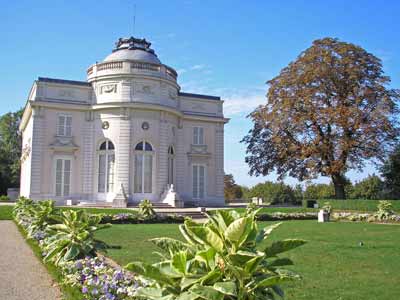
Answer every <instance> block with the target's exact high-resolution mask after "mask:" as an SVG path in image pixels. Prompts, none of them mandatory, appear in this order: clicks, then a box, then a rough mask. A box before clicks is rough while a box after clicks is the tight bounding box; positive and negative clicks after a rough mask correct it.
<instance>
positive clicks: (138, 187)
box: [134, 154, 143, 193]
mask: <svg viewBox="0 0 400 300" xmlns="http://www.w3.org/2000/svg"><path fill="white" fill-rule="evenodd" d="M142 175H143V155H142V154H136V155H135V184H134V190H135V193H142V190H143V189H142V183H143V176H142Z"/></svg>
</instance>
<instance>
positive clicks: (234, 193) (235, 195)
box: [224, 174, 243, 201]
mask: <svg viewBox="0 0 400 300" xmlns="http://www.w3.org/2000/svg"><path fill="white" fill-rule="evenodd" d="M224 196H225V200H228V201H229V200H235V199H241V198H242V197H243V191H242V188H241V186H240V185H238V184H236V182H235V179H234V178H233V175H232V174H225V176H224Z"/></svg>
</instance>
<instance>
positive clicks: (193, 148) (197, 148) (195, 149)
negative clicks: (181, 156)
mask: <svg viewBox="0 0 400 300" xmlns="http://www.w3.org/2000/svg"><path fill="white" fill-rule="evenodd" d="M190 153H193V154H197V153H199V154H205V153H207V145H193V144H192V145H190Z"/></svg>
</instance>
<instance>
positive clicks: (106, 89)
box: [100, 84, 117, 94]
mask: <svg viewBox="0 0 400 300" xmlns="http://www.w3.org/2000/svg"><path fill="white" fill-rule="evenodd" d="M116 92H117V85H116V84H107V85H103V86H101V87H100V94H103V93H106V94H110V93H116Z"/></svg>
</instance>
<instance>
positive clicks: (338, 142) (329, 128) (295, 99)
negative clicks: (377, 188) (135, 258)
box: [243, 38, 400, 199]
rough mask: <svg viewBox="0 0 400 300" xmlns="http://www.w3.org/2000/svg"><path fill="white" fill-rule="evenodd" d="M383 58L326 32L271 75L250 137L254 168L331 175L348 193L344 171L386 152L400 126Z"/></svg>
mask: <svg viewBox="0 0 400 300" xmlns="http://www.w3.org/2000/svg"><path fill="white" fill-rule="evenodd" d="M389 82H390V78H389V77H387V76H385V75H384V72H383V69H382V64H381V61H380V59H379V58H377V57H375V56H374V55H372V54H371V53H368V52H367V51H366V50H364V49H363V48H361V47H359V46H356V45H353V44H350V43H345V42H341V41H339V40H337V39H333V38H324V39H320V40H316V41H314V42H313V44H312V46H311V47H310V48H308V49H307V50H305V51H304V52H302V53H301V54H300V55H299V56H298V58H297V59H296V60H295V61H294V62H292V63H290V64H289V65H288V66H287V67H285V68H284V69H282V70H281V72H280V74H279V75H278V76H276V77H275V78H273V79H271V80H270V81H268V82H267V83H268V84H269V90H268V94H267V104H265V105H263V106H260V107H258V108H257V109H256V110H255V111H254V112H253V113H251V114H250V117H251V119H252V121H253V123H254V126H253V128H252V129H251V130H250V132H249V133H248V135H247V136H245V137H244V139H243V141H244V142H245V143H246V144H247V156H246V162H247V163H248V164H249V166H250V174H251V175H267V174H270V173H271V172H272V171H274V170H275V171H276V172H277V174H278V175H279V178H283V177H284V176H285V175H289V176H292V177H295V178H297V179H299V180H305V179H311V178H315V177H317V176H320V175H321V176H329V177H330V178H331V179H332V182H333V184H334V188H335V196H336V198H341V199H343V198H345V182H346V180H345V174H346V172H347V171H348V170H349V169H353V168H356V169H362V168H363V167H364V164H365V160H368V159H373V160H374V161H376V160H377V159H378V160H379V159H383V158H384V156H385V154H386V153H387V151H388V150H389V149H390V148H391V146H392V143H393V140H394V138H395V136H396V134H397V132H398V124H397V123H396V122H395V118H394V116H395V114H396V112H397V107H396V100H397V99H399V97H400V93H399V91H397V90H393V89H390V88H388V84H389Z"/></svg>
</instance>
